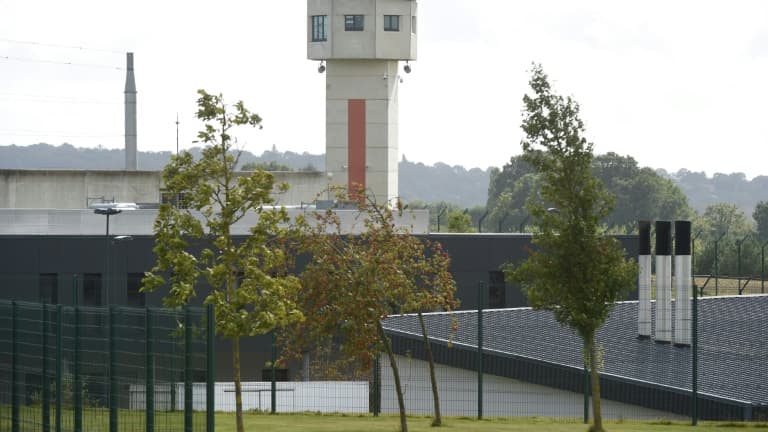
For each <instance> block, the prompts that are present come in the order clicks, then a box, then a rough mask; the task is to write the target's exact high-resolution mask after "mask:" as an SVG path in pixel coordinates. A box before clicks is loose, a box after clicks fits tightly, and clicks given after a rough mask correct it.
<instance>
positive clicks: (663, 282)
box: [653, 221, 672, 343]
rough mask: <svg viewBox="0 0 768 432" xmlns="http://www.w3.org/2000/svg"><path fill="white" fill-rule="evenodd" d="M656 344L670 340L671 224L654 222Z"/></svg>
mask: <svg viewBox="0 0 768 432" xmlns="http://www.w3.org/2000/svg"><path fill="white" fill-rule="evenodd" d="M653 336H654V339H655V340H656V342H660V343H669V342H670V341H671V339H672V222H669V221H656V327H655V328H654V335H653Z"/></svg>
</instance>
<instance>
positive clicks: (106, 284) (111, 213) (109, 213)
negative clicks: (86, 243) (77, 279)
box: [93, 207, 123, 305]
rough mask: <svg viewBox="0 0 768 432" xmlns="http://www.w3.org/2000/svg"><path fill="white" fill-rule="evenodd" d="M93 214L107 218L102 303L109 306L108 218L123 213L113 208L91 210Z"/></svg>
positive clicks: (110, 285)
mask: <svg viewBox="0 0 768 432" xmlns="http://www.w3.org/2000/svg"><path fill="white" fill-rule="evenodd" d="M93 212H94V213H96V214H99V215H104V216H106V217H107V233H106V234H105V235H104V262H105V265H104V267H105V270H104V291H105V295H104V301H105V303H106V304H107V305H109V304H110V303H109V301H110V292H111V291H112V284H111V283H110V278H109V217H110V216H114V215H116V214H120V213H122V212H123V211H122V210H120V209H118V208H114V207H108V208H97V209H94V210H93Z"/></svg>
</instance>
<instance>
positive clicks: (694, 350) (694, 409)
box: [691, 283, 699, 426]
mask: <svg viewBox="0 0 768 432" xmlns="http://www.w3.org/2000/svg"><path fill="white" fill-rule="evenodd" d="M697 291H698V290H697V288H696V284H695V283H694V284H693V323H692V325H693V329H692V330H693V331H692V332H691V333H692V334H691V339H692V341H691V363H693V364H692V365H691V373H692V381H693V382H692V383H691V399H692V402H691V424H692V425H693V426H696V425H697V424H698V423H699V400H698V399H699V298H698V293H697Z"/></svg>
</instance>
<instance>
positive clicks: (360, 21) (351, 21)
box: [344, 15, 365, 31]
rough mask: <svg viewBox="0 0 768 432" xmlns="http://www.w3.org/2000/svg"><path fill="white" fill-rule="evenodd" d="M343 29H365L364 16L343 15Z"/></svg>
mask: <svg viewBox="0 0 768 432" xmlns="http://www.w3.org/2000/svg"><path fill="white" fill-rule="evenodd" d="M344 30H345V31H363V30H365V17H364V16H363V15H344Z"/></svg>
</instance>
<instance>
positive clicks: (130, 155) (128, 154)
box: [125, 53, 136, 171]
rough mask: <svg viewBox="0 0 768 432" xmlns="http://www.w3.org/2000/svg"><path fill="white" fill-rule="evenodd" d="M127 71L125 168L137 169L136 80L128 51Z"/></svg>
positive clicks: (130, 54)
mask: <svg viewBox="0 0 768 432" xmlns="http://www.w3.org/2000/svg"><path fill="white" fill-rule="evenodd" d="M126 57H127V68H126V73H125V170H126V171H136V80H135V78H134V76H133V53H126Z"/></svg>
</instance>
